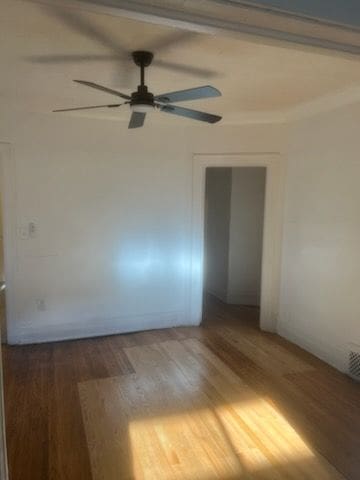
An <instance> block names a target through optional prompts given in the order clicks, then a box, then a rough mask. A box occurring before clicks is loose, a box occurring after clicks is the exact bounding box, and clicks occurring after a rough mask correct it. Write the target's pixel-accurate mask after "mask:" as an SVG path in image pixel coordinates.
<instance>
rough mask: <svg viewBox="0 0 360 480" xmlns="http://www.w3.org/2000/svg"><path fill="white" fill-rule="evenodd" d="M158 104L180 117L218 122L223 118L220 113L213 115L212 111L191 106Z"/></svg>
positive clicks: (163, 109)
mask: <svg viewBox="0 0 360 480" xmlns="http://www.w3.org/2000/svg"><path fill="white" fill-rule="evenodd" d="M156 106H157V107H158V108H159V109H160V110H161V111H162V112H165V113H172V114H173V115H179V116H180V117H187V118H192V119H194V120H200V121H201V122H208V123H216V122H218V121H219V120H221V118H222V117H219V115H212V114H211V113H206V112H198V111H197V110H191V109H190V108H183V107H177V106H175V105H160V104H156Z"/></svg>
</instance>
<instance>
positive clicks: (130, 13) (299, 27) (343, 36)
mask: <svg viewBox="0 0 360 480" xmlns="http://www.w3.org/2000/svg"><path fill="white" fill-rule="evenodd" d="M33 1H36V2H37V3H46V4H50V5H51V4H52V5H61V6H62V7H64V6H68V7H70V8H80V9H85V10H90V11H95V12H99V13H105V14H110V15H120V16H125V17H128V18H134V19H136V20H141V21H145V22H151V23H156V24H162V25H167V26H172V27H178V28H183V29H188V30H193V31H196V32H202V33H210V34H215V33H218V32H222V33H224V32H225V33H230V34H239V35H242V36H247V37H253V38H260V37H261V38H262V39H268V40H269V39H270V40H273V41H275V42H278V41H280V42H282V43H283V42H287V43H291V44H297V45H302V46H305V47H315V48H319V49H327V50H333V51H338V52H343V53H348V54H353V55H360V30H358V29H354V28H348V27H345V26H344V25H335V24H332V23H329V22H327V21H325V20H324V21H321V20H319V19H316V20H315V19H312V18H305V17H304V18H303V17H300V16H298V15H295V14H293V13H289V12H284V11H278V10H276V11H275V10H272V9H269V8H267V7H268V5H267V6H265V5H263V7H264V8H260V5H259V4H260V3H263V4H265V3H268V4H269V3H270V1H271V0H268V1H267V2H266V0H255V1H252V0H245V1H241V0H186V1H184V0H151V1H149V0H33ZM274 1H275V0H274ZM277 1H278V2H279V3H280V0H277ZM332 1H333V2H334V1H335V0H332ZM250 3H251V4H254V3H257V4H258V5H257V6H254V5H250ZM291 3H292V4H293V3H296V2H291ZM265 7H266V8H265Z"/></svg>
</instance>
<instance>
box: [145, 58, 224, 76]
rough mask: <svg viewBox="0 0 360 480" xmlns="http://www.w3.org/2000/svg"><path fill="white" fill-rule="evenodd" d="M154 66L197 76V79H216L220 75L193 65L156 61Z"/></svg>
mask: <svg viewBox="0 0 360 480" xmlns="http://www.w3.org/2000/svg"><path fill="white" fill-rule="evenodd" d="M153 65H154V66H156V67H160V68H165V69H166V70H172V71H174V72H179V73H185V74H186V75H195V76H197V77H203V78H214V77H217V76H218V73H217V72H215V71H214V70H209V69H207V68H202V67H193V66H191V65H183V64H181V63H174V62H167V61H164V60H157V59H156V58H155V60H154V61H153Z"/></svg>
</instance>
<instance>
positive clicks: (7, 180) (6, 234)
mask: <svg viewBox="0 0 360 480" xmlns="http://www.w3.org/2000/svg"><path fill="white" fill-rule="evenodd" d="M0 169H1V175H0V177H1V185H0V190H1V192H0V194H1V199H2V223H3V225H2V227H3V238H4V240H3V245H4V269H5V283H6V289H5V298H6V323H7V327H8V322H9V321H10V319H12V318H13V315H14V307H15V303H14V298H13V294H14V288H13V280H14V275H13V272H14V268H15V267H14V261H15V259H16V247H15V245H16V242H15V240H16V239H15V235H16V220H15V215H14V213H15V202H16V195H15V165H14V162H13V157H12V151H11V145H10V144H9V143H3V142H0ZM7 331H8V328H7ZM0 340H1V339H0ZM0 429H1V433H0V479H1V480H8V478H9V473H8V465H7V453H6V430H5V409H4V385H3V374H2V353H1V341H0Z"/></svg>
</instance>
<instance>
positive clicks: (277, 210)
mask: <svg viewBox="0 0 360 480" xmlns="http://www.w3.org/2000/svg"><path fill="white" fill-rule="evenodd" d="M285 165H286V164H285V159H284V158H283V156H282V155H281V154H280V153H279V152H275V153H274V152H260V153H247V152H244V153H232V154H194V155H193V202H192V203H193V206H192V249H191V290H190V300H189V310H190V311H189V319H190V321H191V323H192V324H195V325H199V324H200V322H201V320H202V313H203V312H202V307H203V305H202V299H203V288H204V278H203V272H204V222H205V219H204V201H205V173H206V168H208V167H265V168H266V186H265V211H264V231H263V256H262V275H261V298H260V326H261V328H262V329H263V330H266V331H271V332H276V329H277V317H278V308H279V294H280V266H281V244H282V229H283V207H284V190H285Z"/></svg>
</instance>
